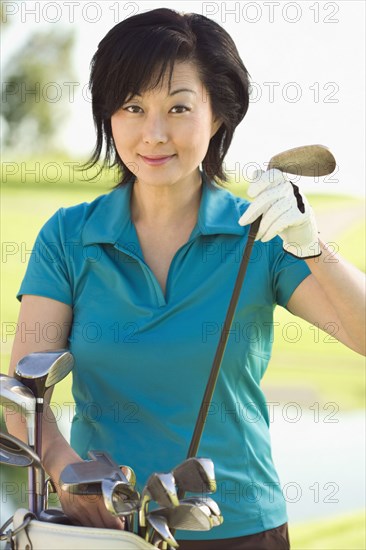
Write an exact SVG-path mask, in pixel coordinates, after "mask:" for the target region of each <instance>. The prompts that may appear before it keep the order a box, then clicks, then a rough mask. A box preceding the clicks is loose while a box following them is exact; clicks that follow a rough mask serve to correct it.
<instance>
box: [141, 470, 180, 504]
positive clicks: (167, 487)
mask: <svg viewBox="0 0 366 550" xmlns="http://www.w3.org/2000/svg"><path fill="white" fill-rule="evenodd" d="M145 489H146V490H147V492H148V493H149V494H150V498H151V499H152V500H154V501H155V502H157V503H158V504H159V505H160V506H168V507H169V506H178V505H179V500H178V496H177V491H176V486H175V478H174V475H173V474H172V473H171V472H168V473H153V474H151V476H150V477H149V479H148V480H147V483H146V487H145ZM145 489H144V491H145ZM144 491H143V492H144Z"/></svg>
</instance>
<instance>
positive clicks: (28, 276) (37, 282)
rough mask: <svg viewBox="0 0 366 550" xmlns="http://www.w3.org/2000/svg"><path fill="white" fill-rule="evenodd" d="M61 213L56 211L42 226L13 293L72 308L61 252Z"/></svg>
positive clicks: (62, 237) (63, 246)
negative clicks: (21, 277) (16, 291)
mask: <svg viewBox="0 0 366 550" xmlns="http://www.w3.org/2000/svg"><path fill="white" fill-rule="evenodd" d="M63 211H64V209H62V208H61V209H60V210H58V211H57V212H56V213H55V214H54V215H53V216H52V217H51V218H50V219H49V220H48V221H47V222H46V223H45V225H44V226H43V227H42V229H41V230H40V232H39V234H38V236H37V238H36V241H35V243H34V246H33V250H32V253H31V256H30V259H29V262H28V266H27V269H26V273H25V275H24V278H23V281H22V283H21V286H20V289H19V291H18V293H17V298H18V300H19V301H21V299H22V296H23V294H33V295H37V296H43V297H45V298H52V299H54V300H58V301H60V302H64V303H65V304H68V305H72V287H71V281H70V276H69V269H68V265H67V255H66V250H65V244H66V239H65V236H64V230H63V215H62V214H63Z"/></svg>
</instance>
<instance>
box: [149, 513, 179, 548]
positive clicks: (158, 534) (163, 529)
mask: <svg viewBox="0 0 366 550" xmlns="http://www.w3.org/2000/svg"><path fill="white" fill-rule="evenodd" d="M146 519H147V523H148V525H149V526H150V527H151V528H152V529H153V530H154V532H155V533H153V534H152V535H151V542H152V543H153V544H158V542H161V541H164V542H166V543H167V544H169V546H171V547H172V548H178V546H179V545H178V543H177V541H176V540H175V538H174V537H173V535H172V533H171V531H170V529H169V526H168V524H167V521H166V519H165V518H164V517H162V516H158V515H155V516H151V514H148V515H147V518H146Z"/></svg>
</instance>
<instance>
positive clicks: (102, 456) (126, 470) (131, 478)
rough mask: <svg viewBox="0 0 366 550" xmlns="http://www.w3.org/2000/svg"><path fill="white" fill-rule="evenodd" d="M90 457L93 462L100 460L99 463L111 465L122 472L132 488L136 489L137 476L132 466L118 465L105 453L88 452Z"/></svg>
mask: <svg viewBox="0 0 366 550" xmlns="http://www.w3.org/2000/svg"><path fill="white" fill-rule="evenodd" d="M88 456H89V457H90V458H91V459H92V460H98V461H99V462H103V463H104V464H109V465H110V466H112V467H114V468H116V470H120V471H121V472H122V474H123V475H124V476H125V477H126V479H127V481H128V483H129V484H130V485H132V487H135V485H136V474H135V472H134V470H133V469H132V468H131V467H130V466H126V465H124V464H123V465H118V464H117V463H116V462H114V460H113V459H112V457H111V456H110V455H109V454H108V453H106V452H105V451H88Z"/></svg>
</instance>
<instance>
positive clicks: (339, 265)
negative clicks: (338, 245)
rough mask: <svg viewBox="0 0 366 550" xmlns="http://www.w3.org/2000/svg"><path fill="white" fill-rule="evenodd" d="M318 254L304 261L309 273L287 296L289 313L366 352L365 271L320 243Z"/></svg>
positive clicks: (356, 349) (351, 346)
mask: <svg viewBox="0 0 366 550" xmlns="http://www.w3.org/2000/svg"><path fill="white" fill-rule="evenodd" d="M320 246H321V249H322V252H323V253H322V255H321V256H319V257H318V258H310V259H307V260H305V261H306V263H307V264H308V266H309V268H310V269H311V272H312V274H311V275H310V276H309V277H307V278H306V279H305V280H304V281H303V282H302V283H301V284H300V285H299V286H298V287H297V289H296V290H295V292H294V293H293V295H292V296H291V298H290V300H289V302H288V304H287V307H288V309H289V310H290V311H291V313H293V314H295V315H298V316H299V317H301V318H302V319H305V320H306V321H308V322H310V323H312V324H313V325H316V326H317V327H319V328H320V329H322V330H324V331H325V332H328V333H329V334H331V335H332V336H333V337H334V338H337V340H339V341H340V342H342V343H343V344H345V345H346V346H348V347H349V348H351V349H352V350H354V351H356V352H357V353H360V354H362V355H366V326H365V287H366V285H365V274H364V273H362V272H361V271H359V270H358V269H357V268H356V267H354V266H353V265H351V264H349V263H348V262H346V261H345V260H344V259H343V258H341V257H340V256H338V255H336V254H334V253H333V252H332V251H331V250H328V249H327V247H326V245H324V244H323V243H320Z"/></svg>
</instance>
